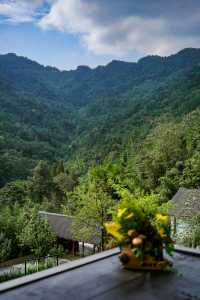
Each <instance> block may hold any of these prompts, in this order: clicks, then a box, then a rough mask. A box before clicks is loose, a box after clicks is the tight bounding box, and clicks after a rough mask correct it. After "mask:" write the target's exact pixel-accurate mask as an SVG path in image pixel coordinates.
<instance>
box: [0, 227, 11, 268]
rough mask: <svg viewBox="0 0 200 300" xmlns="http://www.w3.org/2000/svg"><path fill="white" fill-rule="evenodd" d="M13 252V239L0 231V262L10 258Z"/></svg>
mask: <svg viewBox="0 0 200 300" xmlns="http://www.w3.org/2000/svg"><path fill="white" fill-rule="evenodd" d="M11 252H12V241H11V240H10V239H9V238H7V237H6V235H5V233H3V232H0V262H3V261H5V260H6V259H8V258H9V257H10V255H11Z"/></svg>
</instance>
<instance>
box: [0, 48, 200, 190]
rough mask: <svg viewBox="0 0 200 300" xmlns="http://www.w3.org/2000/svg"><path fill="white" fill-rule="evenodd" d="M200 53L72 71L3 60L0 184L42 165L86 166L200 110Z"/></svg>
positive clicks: (7, 57)
mask: <svg viewBox="0 0 200 300" xmlns="http://www.w3.org/2000/svg"><path fill="white" fill-rule="evenodd" d="M199 66H200V49H192V48H191V49H184V50H182V51H180V52H179V53H177V54H175V55H171V56H169V57H159V56H147V57H145V58H142V59H140V60H139V61H138V62H137V63H127V62H122V61H112V62H111V63H109V64H108V65H107V66H99V67H97V68H95V69H91V68H89V67H87V66H79V67H78V68H77V69H76V70H74V71H62V72H61V71H59V70H57V69H56V68H51V67H44V66H42V65H39V64H38V63H36V62H33V61H31V60H29V59H27V58H24V57H19V56H16V55H15V54H7V55H0V104H1V112H0V116H1V118H0V151H1V156H0V169H1V173H0V185H4V184H5V183H6V182H8V181H10V180H14V179H17V178H25V177H26V176H27V175H28V174H29V172H30V169H31V168H32V167H33V166H34V165H35V163H36V161H37V160H39V159H43V160H47V161H50V162H53V161H55V160H57V159H60V158H64V159H66V160H69V159H70V160H71V161H73V160H74V159H75V158H76V157H79V158H80V159H83V160H84V161H85V162H87V164H88V165H89V164H91V163H94V164H96V163H99V162H100V161H102V160H103V159H105V158H106V157H108V156H109V157H112V158H115V157H117V156H118V155H119V154H120V153H121V152H123V149H124V148H125V147H126V145H127V144H128V143H130V141H133V144H134V147H135V146H136V145H137V142H138V141H141V140H142V139H143V138H145V136H146V135H147V134H148V133H149V131H150V129H151V128H153V127H154V126H155V124H156V123H157V120H158V119H160V118H163V117H164V116H166V115H168V116H169V118H170V116H171V117H172V116H173V117H175V118H177V119H181V118H182V116H183V115H185V114H186V113H188V112H191V111H193V110H194V109H196V108H197V107H198V106H199V105H200V67H199Z"/></svg>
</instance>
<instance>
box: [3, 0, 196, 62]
mask: <svg viewBox="0 0 200 300" xmlns="http://www.w3.org/2000/svg"><path fill="white" fill-rule="evenodd" d="M0 1H1V0H0ZM120 1H121V2H120ZM123 1H124V0H117V1H116V0H4V1H3V3H1V4H0V15H3V16H4V17H5V18H6V19H7V21H10V22H14V23H18V22H30V21H34V22H35V23H38V25H39V26H40V27H41V28H43V29H44V30H46V29H50V28H55V29H57V30H60V31H63V32H66V33H71V34H75V35H77V36H78V37H79V38H80V40H81V41H82V43H83V44H84V45H85V47H87V49H88V50H89V51H91V52H92V53H94V54H100V55H112V56H115V57H118V58H123V57H126V56H129V55H131V54H140V55H145V54H159V55H168V54H170V53H172V52H176V51H178V50H180V49H182V48H184V47H191V46H192V47H199V45H200V35H199V34H197V30H196V29H195V28H196V27H197V26H198V24H199V13H200V7H199V9H198V7H196V6H195V5H194V4H195V2H196V0H191V2H190V3H192V2H193V5H191V6H190V7H189V4H188V2H187V5H188V6H187V7H185V8H184V5H182V6H180V4H178V2H176V3H177V6H176V7H175V8H176V11H177V14H176V16H175V15H174V8H173V7H172V10H170V7H171V6H170V3H169V5H168V6H167V7H166V8H167V12H163V6H162V5H163V4H162V3H165V6H166V2H165V1H164V0H163V1H164V2H163V1H162V0H160V8H159V6H158V7H157V6H156V8H155V7H154V8H153V9H152V10H151V9H150V8H149V7H148V9H146V10H144V7H146V6H145V3H146V0H140V4H139V3H137V5H136V2H134V1H133V0H126V1H127V2H126V3H127V7H129V6H130V5H133V6H132V9H131V10H130V11H127V10H126V12H125V13H123V12H122V9H119V7H118V6H117V3H118V4H119V3H121V5H122V4H123V5H122V6H120V8H122V7H124V5H125V6H126V4H124V2H123ZM169 1H170V0H169ZM158 3H159V2H158ZM172 3H175V2H174V1H172ZM44 4H48V5H49V11H48V12H46V13H45V14H44V13H43V11H44ZM134 5H136V6H134ZM181 7H182V8H181ZM134 8H137V9H136V10H135V9H134ZM181 9H182V11H181ZM189 9H190V10H189ZM140 10H141V11H140ZM188 10H189V14H188V17H187V18H186V16H187V12H188ZM182 13H184V16H185V21H184V20H182V15H183V14H182Z"/></svg>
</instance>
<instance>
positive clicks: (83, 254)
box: [82, 242, 85, 257]
mask: <svg viewBox="0 0 200 300" xmlns="http://www.w3.org/2000/svg"><path fill="white" fill-rule="evenodd" d="M82 256H83V257H84V256H85V243H84V242H82Z"/></svg>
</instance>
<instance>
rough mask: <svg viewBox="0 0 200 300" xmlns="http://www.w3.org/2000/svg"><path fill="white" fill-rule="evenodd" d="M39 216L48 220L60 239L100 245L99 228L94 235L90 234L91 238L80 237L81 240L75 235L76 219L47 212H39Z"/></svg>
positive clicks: (94, 231) (93, 232)
mask: <svg viewBox="0 0 200 300" xmlns="http://www.w3.org/2000/svg"><path fill="white" fill-rule="evenodd" d="M39 215H40V216H41V217H42V218H44V219H47V220H48V222H49V224H50V225H51V227H52V229H53V231H54V232H55V234H56V235H57V237H59V238H64V239H66V240H79V241H81V242H86V243H91V244H95V245H98V244H99V243H100V238H99V228H98V226H97V228H96V230H93V231H92V234H90V236H88V237H86V236H84V237H83V238H82V236H81V237H80V236H79V238H77V237H76V235H75V234H74V233H73V229H75V227H74V223H75V221H76V218H75V217H73V216H67V215H63V214H57V213H50V212H46V211H39ZM88 227H89V225H88Z"/></svg>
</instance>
